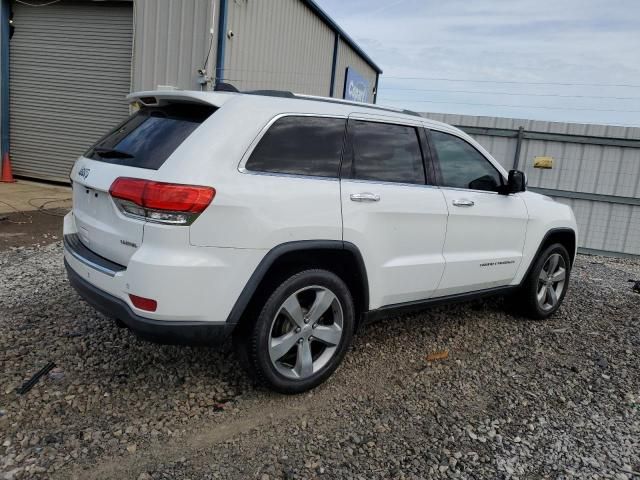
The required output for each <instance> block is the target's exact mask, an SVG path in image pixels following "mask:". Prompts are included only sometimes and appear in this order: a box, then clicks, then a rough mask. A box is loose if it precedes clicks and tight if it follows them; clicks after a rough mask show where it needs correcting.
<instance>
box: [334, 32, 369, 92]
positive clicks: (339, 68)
mask: <svg viewBox="0 0 640 480" xmlns="http://www.w3.org/2000/svg"><path fill="white" fill-rule="evenodd" d="M347 67H352V68H355V69H356V70H357V71H358V73H359V74H360V75H362V76H363V77H364V78H366V79H367V80H368V81H369V101H370V102H373V89H374V88H375V86H376V71H375V70H374V69H373V68H371V66H370V65H369V64H368V63H367V62H365V61H364V60H363V59H362V57H361V56H360V55H358V53H357V52H355V51H354V50H353V49H352V48H351V47H350V46H349V45H348V44H347V43H346V42H345V41H344V40H342V39H340V42H339V44H338V61H337V63H336V83H335V91H334V96H335V97H338V98H344V77H345V73H346V70H347Z"/></svg>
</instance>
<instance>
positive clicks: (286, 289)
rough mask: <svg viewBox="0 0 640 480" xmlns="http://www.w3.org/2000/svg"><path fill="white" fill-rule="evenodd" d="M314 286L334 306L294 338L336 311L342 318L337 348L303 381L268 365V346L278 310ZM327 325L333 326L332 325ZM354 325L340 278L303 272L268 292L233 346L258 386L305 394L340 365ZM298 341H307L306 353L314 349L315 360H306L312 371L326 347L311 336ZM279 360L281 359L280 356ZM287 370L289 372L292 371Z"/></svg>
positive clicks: (317, 271) (350, 304)
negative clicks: (239, 348)
mask: <svg viewBox="0 0 640 480" xmlns="http://www.w3.org/2000/svg"><path fill="white" fill-rule="evenodd" d="M316 287H321V289H320V290H319V291H324V289H326V290H328V291H329V292H330V293H332V294H333V295H334V296H335V299H334V300H333V302H334V303H332V304H331V307H329V308H331V310H329V309H327V310H326V312H331V313H328V314H327V313H326V312H325V315H323V316H322V317H321V320H319V321H318V322H316V323H315V324H314V325H311V324H309V325H308V326H305V327H303V329H302V333H297V335H303V334H304V333H305V331H306V330H305V329H307V330H309V329H310V328H314V329H315V328H316V326H317V325H318V324H320V323H322V322H324V321H325V320H324V318H325V316H326V317H332V316H333V315H334V312H337V311H339V312H340V314H341V316H342V320H341V321H342V329H341V336H340V340H339V342H338V343H337V345H334V346H332V347H331V350H330V352H332V355H330V354H329V353H327V355H326V357H328V360H324V362H326V363H324V364H323V365H322V367H321V368H319V369H318V371H317V372H313V373H311V374H309V375H310V376H307V377H305V378H289V377H287V376H285V375H284V374H282V373H281V371H279V370H278V369H277V368H276V365H274V362H272V360H271V355H270V352H271V351H270V345H271V338H272V337H271V336H272V329H275V328H276V323H277V322H278V321H279V320H278V318H279V317H277V316H278V315H279V314H280V313H279V312H281V308H283V307H284V303H285V301H287V300H288V299H290V298H291V297H292V296H293V295H294V294H295V295H304V293H299V292H301V291H307V290H308V291H311V292H314V290H313V289H314V288H316ZM314 295H315V293H314ZM296 298H298V297H296ZM336 299H337V302H339V309H338V307H337V304H336V303H335V302H336ZM300 305H301V306H302V302H300ZM303 310H304V308H303ZM307 315H311V311H307V312H306V313H305V319H306V317H307ZM332 321H334V320H332ZM305 323H306V320H305ZM288 325H290V326H292V327H295V324H294V323H293V322H292V321H291V322H290V323H289V324H288ZM331 325H332V326H333V324H331ZM323 326H324V325H320V327H323ZM354 326H355V308H354V305H353V299H352V297H351V293H350V292H349V288H348V287H347V285H346V284H345V283H344V282H343V281H342V279H341V278H340V277H338V276H337V275H335V274H334V273H332V272H329V271H326V270H320V269H314V270H305V271H302V272H300V273H297V274H295V275H293V276H291V277H289V278H288V279H286V280H285V281H284V282H283V283H282V284H281V285H280V286H279V287H277V288H276V289H275V290H274V291H273V292H272V293H271V295H269V297H268V299H267V301H266V302H265V304H264V306H263V308H262V310H261V311H260V314H259V315H258V316H257V318H256V319H255V321H254V322H253V324H252V325H250V326H249V327H248V328H247V329H246V330H245V332H246V333H245V334H246V337H245V339H246V341H244V342H237V343H236V344H237V345H239V346H242V348H243V349H244V352H240V356H244V358H245V359H246V361H247V363H248V366H249V369H248V371H249V374H250V375H251V376H252V377H253V378H254V379H255V380H256V381H257V382H258V383H259V384H261V385H264V386H266V387H268V388H271V389H273V390H275V391H277V392H280V393H285V394H296V393H302V392H305V391H307V390H310V389H312V388H314V387H316V386H318V385H320V384H321V383H322V382H324V381H325V380H326V379H327V378H328V377H329V376H331V374H332V373H333V372H334V371H335V369H336V368H337V367H338V365H340V363H341V362H342V360H343V358H344V356H345V354H346V353H347V350H348V348H349V345H350V344H351V340H352V338H353V331H354ZM298 330H300V329H298ZM290 333H293V332H289V334H290ZM308 334H310V335H312V334H313V332H312V331H310V332H308ZM281 338H282V337H281ZM299 341H300V342H305V341H308V342H309V351H311V349H312V347H313V348H316V353H315V355H316V357H310V358H312V359H313V364H314V365H313V369H315V367H316V365H315V364H316V361H317V360H318V358H319V357H320V355H319V354H318V351H320V352H324V350H325V349H326V348H329V347H327V346H325V344H324V343H322V342H319V341H317V340H314V337H313V336H311V337H310V340H299ZM314 342H317V343H315V344H314V345H312V343H314ZM301 344H302V343H300V344H295V345H294V346H293V347H292V350H290V351H289V354H288V355H289V356H291V355H292V352H293V349H296V352H297V351H298V350H297V349H298V348H301V347H300V346H299V345H301ZM282 358H285V357H284V356H283V357H282ZM297 358H298V357H296V359H297ZM275 363H277V364H278V365H279V366H280V365H281V364H280V363H279V362H275ZM318 363H319V362H318ZM291 371H293V369H292V370H291Z"/></svg>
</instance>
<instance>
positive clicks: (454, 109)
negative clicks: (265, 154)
mask: <svg viewBox="0 0 640 480" xmlns="http://www.w3.org/2000/svg"><path fill="white" fill-rule="evenodd" d="M317 1H318V4H319V5H320V6H321V7H322V8H323V9H324V10H325V11H326V12H327V13H328V14H329V15H330V16H331V17H332V18H334V19H335V20H336V21H337V22H338V24H339V25H340V26H341V27H343V28H344V29H345V30H346V31H347V32H348V33H349V35H351V36H352V38H353V39H354V40H355V41H356V42H357V43H358V44H359V45H360V46H361V47H362V48H363V49H364V50H365V51H366V52H367V53H368V54H369V55H370V56H371V57H372V58H373V60H374V61H375V62H376V63H377V64H378V65H379V66H380V67H381V68H382V69H383V70H384V74H383V75H382V76H381V80H380V86H379V93H378V103H380V104H386V105H393V106H399V107H404V108H410V109H413V110H418V111H422V112H425V111H430V112H447V113H464V114H470V115H491V116H504V117H517V118H533V119H541V120H557V121H577V122H584V123H613V124H624V125H638V126H640V0H608V1H605V0H483V1H476V0H438V1H432V0H348V1H345V0H317ZM498 82H509V83H498Z"/></svg>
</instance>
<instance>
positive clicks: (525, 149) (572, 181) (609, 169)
mask: <svg viewBox="0 0 640 480" xmlns="http://www.w3.org/2000/svg"><path fill="white" fill-rule="evenodd" d="M423 115H424V116H426V117H428V118H431V119H433V120H438V121H442V122H446V123H449V124H451V125H455V126H457V127H460V128H461V129H462V130H464V131H466V132H467V133H468V134H470V135H471V136H473V137H474V138H475V139H476V140H478V141H479V142H480V143H481V144H482V145H483V146H484V147H485V148H486V149H487V150H489V151H490V152H491V154H492V155H493V156H494V157H495V158H496V160H498V161H499V162H500V163H501V165H502V166H503V167H504V168H506V169H507V170H509V169H512V168H515V169H518V170H523V171H525V172H526V174H527V179H528V182H529V184H528V187H529V188H530V189H531V190H533V191H536V192H538V193H542V194H544V195H548V196H550V197H552V198H554V199H556V200H558V201H559V202H562V203H566V204H568V205H570V206H571V207H572V208H573V211H574V213H575V215H576V220H577V222H578V230H579V232H578V233H579V235H578V241H579V246H580V248H581V251H582V252H584V253H594V254H604V255H614V256H627V255H633V256H635V255H640V128H634V127H621V126H613V125H587V124H579V123H562V122H544V121H539V120H522V119H515V118H498V117H475V116H471V115H453V114H440V113H424V114H423ZM540 157H550V160H551V162H552V164H551V166H552V168H536V167H535V160H536V158H540Z"/></svg>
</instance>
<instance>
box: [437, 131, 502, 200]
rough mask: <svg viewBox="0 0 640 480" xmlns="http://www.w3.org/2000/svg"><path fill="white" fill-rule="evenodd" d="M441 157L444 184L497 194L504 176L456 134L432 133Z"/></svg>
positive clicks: (439, 157)
mask: <svg viewBox="0 0 640 480" xmlns="http://www.w3.org/2000/svg"><path fill="white" fill-rule="evenodd" d="M431 138H432V140H433V145H434V147H435V149H436V153H437V154H438V160H439V163H440V173H441V175H442V185H443V186H446V187H457V188H469V189H472V190H489V191H496V190H497V188H498V187H499V186H500V185H502V175H500V173H499V172H498V170H496V168H495V167H494V166H493V165H492V164H491V163H490V162H489V160H487V159H486V158H485V157H484V156H483V155H482V154H481V153H480V152H478V151H477V150H476V149H475V148H473V147H472V146H471V145H470V144H469V143H467V142H465V141H464V140H462V139H461V138H458V137H456V136H454V135H449V134H447V133H442V132H436V131H432V132H431Z"/></svg>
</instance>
